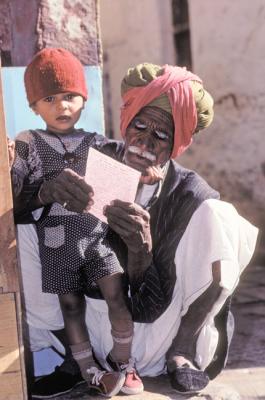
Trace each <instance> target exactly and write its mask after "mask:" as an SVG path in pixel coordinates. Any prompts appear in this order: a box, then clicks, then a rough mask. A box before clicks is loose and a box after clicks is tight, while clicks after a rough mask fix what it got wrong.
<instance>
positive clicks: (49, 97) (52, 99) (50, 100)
mask: <svg viewBox="0 0 265 400" xmlns="http://www.w3.org/2000/svg"><path fill="white" fill-rule="evenodd" d="M43 101H46V103H51V102H52V101H54V97H53V96H48V97H45V98H44V99H43Z"/></svg>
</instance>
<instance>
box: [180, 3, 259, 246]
mask: <svg viewBox="0 0 265 400" xmlns="http://www.w3.org/2000/svg"><path fill="white" fill-rule="evenodd" d="M189 8H190V24H191V26H190V28H191V39H192V57H193V66H194V67H193V69H194V72H196V73H198V75H199V76H201V77H202V78H203V80H204V82H205V86H206V87H207V88H208V89H209V91H210V92H211V93H212V94H213V96H214V98H215V102H216V106H215V121H214V123H213V125H212V127H211V128H209V129H208V130H207V131H205V133H204V132H203V133H201V134H199V135H198V136H197V137H196V139H195V143H196V144H195V143H194V144H193V146H192V147H191V149H190V150H188V151H187V153H186V154H184V155H183V156H182V157H181V158H180V161H181V163H182V164H184V165H186V166H188V167H189V168H193V169H196V170H198V171H199V172H200V173H201V174H202V175H203V176H204V177H205V178H206V179H207V180H208V181H209V182H210V183H211V184H212V185H213V186H214V187H216V188H218V189H219V190H220V191H221V193H222V197H223V199H226V200H229V201H232V202H233V203H234V204H235V205H236V206H237V208H238V210H239V211H240V212H241V213H242V214H243V215H244V216H246V217H248V218H249V219H250V220H251V221H252V222H254V223H255V224H256V225H258V226H259V227H260V228H262V230H263V237H264V230H265V208H264V206H265V145H264V122H265V120H264V111H265V83H264V65H265V51H264V37H265V2H264V0H252V1H251V2H249V1H248V0H234V1H230V0H218V1H214V2H213V1H212V0H190V1H189ZM198 15H199V16H200V17H199V18H198ZM263 240H264V239H263ZM263 246H264V244H263Z"/></svg>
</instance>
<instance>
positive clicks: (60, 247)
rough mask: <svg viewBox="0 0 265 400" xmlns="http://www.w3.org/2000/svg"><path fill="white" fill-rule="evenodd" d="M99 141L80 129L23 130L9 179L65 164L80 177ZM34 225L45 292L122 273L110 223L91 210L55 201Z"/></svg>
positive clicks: (32, 177) (36, 176)
mask: <svg viewBox="0 0 265 400" xmlns="http://www.w3.org/2000/svg"><path fill="white" fill-rule="evenodd" d="M103 141H104V137H102V136H99V135H96V134H89V133H87V132H84V131H83V130H75V131H74V133H72V134H68V135H65V134H64V135H60V139H58V137H57V134H56V135H55V134H53V133H51V132H49V131H44V130H39V129H38V130H36V131H24V132H21V133H20V134H19V135H18V137H17V138H16V153H17V156H16V160H15V162H14V165H13V168H12V175H13V178H14V176H15V179H14V180H15V181H16V182H17V186H19V185H20V187H21V185H22V183H21V182H22V181H24V180H28V181H29V182H31V183H33V182H36V181H38V180H41V179H43V180H51V179H53V178H54V177H56V176H57V175H58V174H59V173H60V172H61V171H62V170H63V169H65V168H71V169H72V170H73V171H75V172H76V173H78V174H79V175H81V176H84V175H85V170H86V160H87V155H88V151H89V147H98V146H100V144H101V143H103ZM61 142H63V144H62V143H61ZM66 150H67V152H69V153H71V154H73V157H74V159H75V160H74V161H73V162H70V163H66V162H65V160H64V155H65V153H66ZM17 190H19V187H17ZM36 227H37V232H38V237H39V248H40V259H41V263H42V288H43V292H48V293H57V294H65V293H70V292H77V291H81V290H82V289H83V288H84V286H85V287H86V289H89V288H92V287H95V286H96V282H97V280H99V279H100V278H102V277H104V276H106V275H110V274H113V273H117V272H119V273H121V272H123V270H122V268H121V266H120V264H119V262H118V259H117V257H116V255H115V253H114V252H113V251H112V249H111V248H110V245H109V243H108V242H107V240H106V233H107V230H108V226H107V225H106V224H104V223H103V222H101V221H100V220H98V219H97V218H96V217H94V216H93V215H91V214H89V213H82V214H79V213H75V212H71V211H67V210H66V209H65V208H64V207H63V206H62V205H60V204H59V203H53V204H51V205H50V206H47V207H45V210H44V212H43V214H42V216H41V218H40V219H39V220H38V221H36Z"/></svg>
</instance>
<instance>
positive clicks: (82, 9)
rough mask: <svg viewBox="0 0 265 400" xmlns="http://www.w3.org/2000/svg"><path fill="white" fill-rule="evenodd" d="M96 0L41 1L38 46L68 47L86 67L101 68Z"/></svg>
mask: <svg viewBox="0 0 265 400" xmlns="http://www.w3.org/2000/svg"><path fill="white" fill-rule="evenodd" d="M97 20H98V10H97V1H96V0H86V1H84V0H40V8H39V16H38V24H37V32H38V47H39V48H43V47H64V48H67V49H68V50H70V51H72V52H73V53H74V54H75V55H76V56H77V57H78V58H79V59H80V60H81V61H82V63H83V64H85V65H99V64H100V63H101V57H100V54H101V53H100V42H99V34H98V24H97Z"/></svg>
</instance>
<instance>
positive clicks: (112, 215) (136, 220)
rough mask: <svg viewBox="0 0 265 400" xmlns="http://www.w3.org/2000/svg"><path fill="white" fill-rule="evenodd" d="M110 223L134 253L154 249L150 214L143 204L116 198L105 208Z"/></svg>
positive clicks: (149, 251)
mask: <svg viewBox="0 0 265 400" xmlns="http://www.w3.org/2000/svg"><path fill="white" fill-rule="evenodd" d="M104 214H105V216H106V217H107V220H108V224H109V226H110V228H112V229H113V230H114V231H115V232H116V233H117V234H118V235H119V236H120V237H121V238H122V239H123V241H124V242H125V243H126V245H127V247H128V250H129V251H131V252H132V253H138V252H140V253H141V252H143V253H146V254H150V253H151V251H152V238H151V232H150V215H149V213H148V212H147V211H145V210H144V209H143V208H142V207H141V206H139V205H138V204H135V203H127V202H124V201H121V200H114V201H113V202H112V204H111V205H109V206H106V207H105V208H104Z"/></svg>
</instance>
